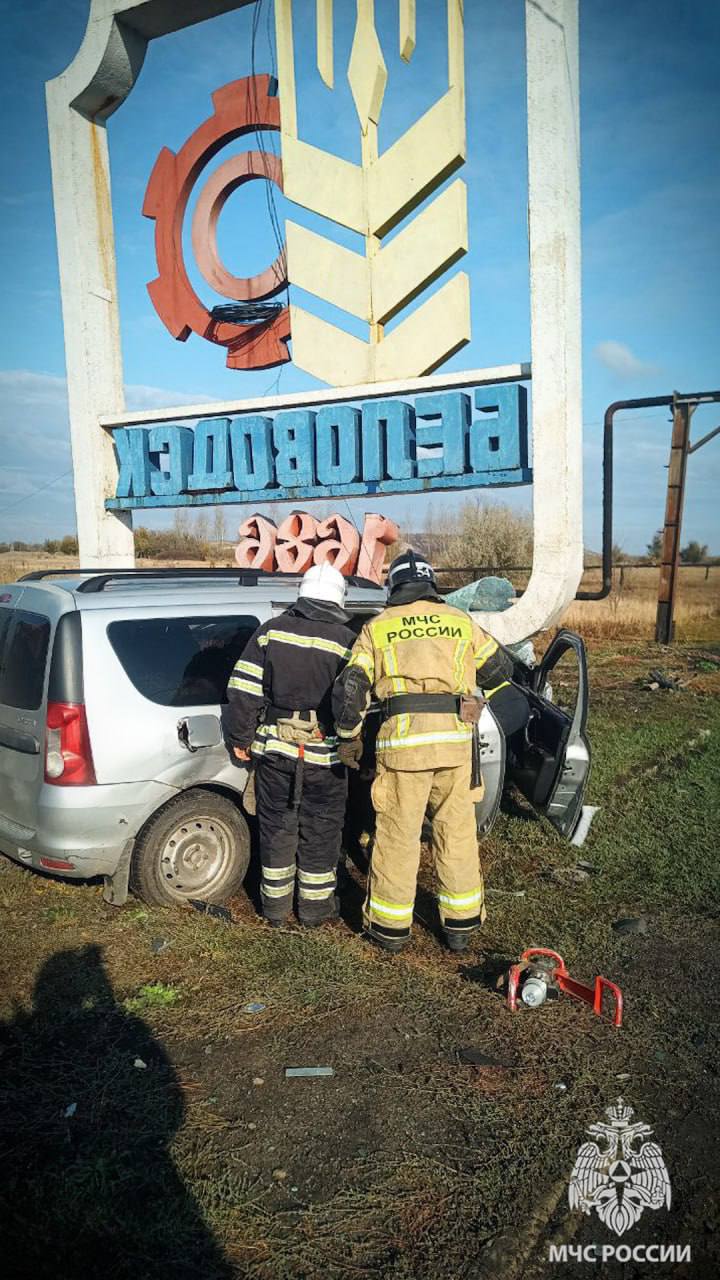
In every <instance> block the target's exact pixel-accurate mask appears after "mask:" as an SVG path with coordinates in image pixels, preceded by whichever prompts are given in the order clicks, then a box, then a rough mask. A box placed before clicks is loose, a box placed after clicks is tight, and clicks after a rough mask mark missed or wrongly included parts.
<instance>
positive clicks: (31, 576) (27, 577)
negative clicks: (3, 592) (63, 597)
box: [18, 569, 106, 582]
mask: <svg viewBox="0 0 720 1280" xmlns="http://www.w3.org/2000/svg"><path fill="white" fill-rule="evenodd" d="M105 572H106V570H105V569H33V571H32V573H24V574H23V576H22V577H21V578H18V582H40V580H41V579H42V578H59V577H61V576H67V577H71V578H76V577H77V576H78V574H79V573H105Z"/></svg>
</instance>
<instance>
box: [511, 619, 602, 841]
mask: <svg viewBox="0 0 720 1280" xmlns="http://www.w3.org/2000/svg"><path fill="white" fill-rule="evenodd" d="M566 655H569V658H570V661H571V663H572V671H571V675H573V676H574V679H571V680H570V682H569V683H570V685H571V686H573V698H571V701H573V699H574V705H571V706H569V707H565V706H559V705H558V704H557V703H556V702H555V701H550V699H549V698H547V697H545V690H546V688H547V687H548V686H549V685H550V682H551V677H552V676H553V672H555V669H556V667H557V665H558V663H559V662H560V660H561V658H563V657H565V656H566ZM516 672H517V676H518V682H519V683H520V682H522V684H523V686H524V691H525V693H526V695H527V698H528V701H529V703H530V709H531V716H530V722H529V724H528V726H527V728H526V729H525V730H524V731H522V733H520V734H514V735H513V737H512V739H511V740H510V741H509V742H508V758H507V767H506V777H507V779H508V781H510V782H513V783H514V784H515V786H516V787H517V788H518V790H519V791H521V793H522V794H523V795H524V796H525V798H526V799H527V800H529V801H530V804H531V805H532V806H533V808H534V809H536V810H537V811H538V812H539V813H542V814H544V815H545V816H546V817H547V818H548V819H549V821H550V822H551V823H552V824H553V826H554V827H555V828H556V829H557V831H559V832H560V834H561V835H562V836H565V837H566V838H567V839H568V840H569V839H571V837H572V835H573V833H574V831H575V829H576V827H577V825H578V823H579V821H580V817H581V814H582V807H583V799H584V796H585V790H586V787H587V782H588V777H589V774H590V760H591V755H590V743H589V742H588V739H587V734H586V724H587V712H588V672H587V657H586V654H585V646H584V644H583V642H582V640H581V639H580V636H578V635H576V634H575V632H573V631H566V630H561V631H558V633H557V635H556V636H555V638H554V639H553V641H552V643H551V644H550V647H549V648H548V650H547V653H546V654H545V657H544V658H543V660H542V662H541V663H540V665H539V666H537V667H535V668H534V669H533V670H532V671H530V670H528V668H523V669H522V670H520V669H519V667H518V668H517V669H516ZM558 687H559V686H558Z"/></svg>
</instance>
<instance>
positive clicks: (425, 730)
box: [333, 600, 509, 769]
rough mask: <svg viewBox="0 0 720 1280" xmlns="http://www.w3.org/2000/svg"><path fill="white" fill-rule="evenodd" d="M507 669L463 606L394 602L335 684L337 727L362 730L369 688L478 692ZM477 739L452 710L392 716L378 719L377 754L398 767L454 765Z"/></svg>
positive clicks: (345, 733) (363, 636)
mask: <svg viewBox="0 0 720 1280" xmlns="http://www.w3.org/2000/svg"><path fill="white" fill-rule="evenodd" d="M508 671H509V663H508V660H507V659H506V657H505V655H504V653H503V651H502V650H500V648H499V645H498V643H497V641H496V640H493V638H492V636H489V635H488V634H487V633H486V632H485V631H483V630H481V628H480V627H479V626H478V625H477V623H476V622H474V621H473V620H472V618H470V617H469V616H468V614H467V613H463V612H462V611H461V610H460V609H455V608H453V607H452V606H450V605H447V604H445V602H444V601H442V600H417V601H415V602H414V603H413V604H403V605H390V606H389V607H388V608H387V609H384V610H383V612H382V613H381V614H379V615H378V616H377V617H376V618H373V619H372V621H370V622H368V623H366V624H365V626H364V627H363V629H362V631H361V633H360V635H359V637H358V639H357V641H356V642H355V645H354V648H353V651H352V656H351V658H350V661H349V663H348V665H347V667H346V669H345V671H344V672H343V674H342V676H341V678H340V681H339V685H338V686H337V687H336V693H335V695H334V698H333V705H334V709H335V717H336V723H337V727H338V733H339V735H340V736H341V737H346V738H353V737H356V736H357V734H358V733H359V732H360V729H361V726H362V721H363V719H364V716H365V714H366V712H367V707H368V705H369V702H370V696H371V695H372V696H374V697H375V698H378V699H380V700H381V701H382V700H384V699H385V698H389V697H392V695H393V694H401V693H445V694H447V693H451V694H458V695H460V694H463V693H465V694H467V693H474V692H475V689H476V687H477V686H478V685H481V686H482V685H483V684H484V683H486V684H488V685H492V684H495V683H498V681H499V680H500V679H502V677H503V676H504V675H506V674H508ZM361 673H362V676H361ZM362 677H364V679H363V678H362ZM363 691H364V697H363ZM471 738H472V726H471V725H468V724H463V722H462V721H461V720H460V719H459V717H458V716H457V715H453V714H452V713H451V712H448V713H443V714H435V713H426V712H419V713H413V714H410V715H396V716H391V717H390V718H389V719H388V720H385V721H383V723H382V724H381V726H380V732H379V734H378V738H377V743H376V750H377V758H378V760H380V761H382V763H383V764H385V765H387V766H388V767H390V768H393V769H433V768H444V767H449V766H452V765H458V764H462V763H463V762H464V760H465V759H466V758H467V753H468V751H469V749H470V741H471Z"/></svg>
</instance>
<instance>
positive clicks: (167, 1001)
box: [123, 982, 180, 1013]
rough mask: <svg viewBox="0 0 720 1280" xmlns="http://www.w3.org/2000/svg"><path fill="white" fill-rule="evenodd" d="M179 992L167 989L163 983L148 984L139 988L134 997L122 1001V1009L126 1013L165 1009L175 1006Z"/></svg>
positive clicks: (173, 988) (171, 988)
mask: <svg viewBox="0 0 720 1280" xmlns="http://www.w3.org/2000/svg"><path fill="white" fill-rule="evenodd" d="M179 999H180V992H179V991H176V989H175V987H168V986H166V985H165V983H163V982H148V983H146V984H145V986H144V987H141V988H140V990H139V991H138V993H137V995H136V996H130V997H129V998H128V999H127V1000H123V1008H125V1009H127V1011H128V1013H144V1012H145V1010H147V1009H167V1008H168V1006H169V1005H173V1004H177V1002H178V1000H179Z"/></svg>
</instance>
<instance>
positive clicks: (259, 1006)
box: [240, 1000, 267, 1013]
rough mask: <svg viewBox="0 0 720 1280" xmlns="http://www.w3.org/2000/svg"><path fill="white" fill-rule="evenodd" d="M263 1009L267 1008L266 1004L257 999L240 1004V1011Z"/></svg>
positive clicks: (251, 1011) (258, 1010)
mask: <svg viewBox="0 0 720 1280" xmlns="http://www.w3.org/2000/svg"><path fill="white" fill-rule="evenodd" d="M263 1009H267V1005H266V1004H262V1003H261V1002H260V1001H259V1000H251V1001H250V1003H249V1004H244V1005H242V1007H241V1009H240V1012H241V1013H262V1011H263Z"/></svg>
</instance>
